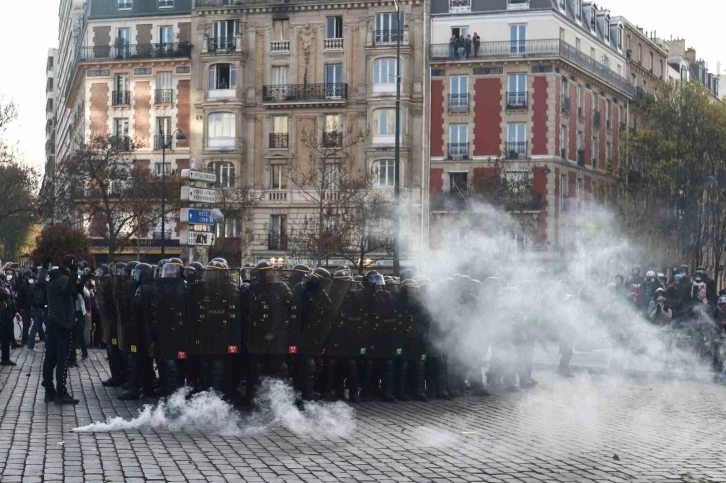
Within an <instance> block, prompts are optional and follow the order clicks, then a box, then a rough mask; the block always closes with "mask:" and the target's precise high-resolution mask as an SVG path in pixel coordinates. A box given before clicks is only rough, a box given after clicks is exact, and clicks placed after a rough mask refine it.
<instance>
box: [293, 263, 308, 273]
mask: <svg viewBox="0 0 726 483" xmlns="http://www.w3.org/2000/svg"><path fill="white" fill-rule="evenodd" d="M292 271H293V272H300V273H303V274H305V275H307V274H308V273H310V272H311V270H310V267H308V266H307V265H303V264H298V265H295V266H294V267H292Z"/></svg>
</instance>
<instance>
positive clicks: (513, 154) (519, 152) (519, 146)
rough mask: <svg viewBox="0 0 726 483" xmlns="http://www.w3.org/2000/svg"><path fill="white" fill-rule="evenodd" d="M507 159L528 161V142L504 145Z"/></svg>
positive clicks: (510, 142)
mask: <svg viewBox="0 0 726 483" xmlns="http://www.w3.org/2000/svg"><path fill="white" fill-rule="evenodd" d="M504 158H505V159H526V158H527V142H526V141H519V142H514V141H508V142H506V143H504Z"/></svg>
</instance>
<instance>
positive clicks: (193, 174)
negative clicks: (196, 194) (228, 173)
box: [181, 169, 217, 183]
mask: <svg viewBox="0 0 726 483" xmlns="http://www.w3.org/2000/svg"><path fill="white" fill-rule="evenodd" d="M181 177H182V179H188V180H190V181H204V182H206V183H216V182H217V173H209V172H207V171H196V170H194V169H182V172H181Z"/></svg>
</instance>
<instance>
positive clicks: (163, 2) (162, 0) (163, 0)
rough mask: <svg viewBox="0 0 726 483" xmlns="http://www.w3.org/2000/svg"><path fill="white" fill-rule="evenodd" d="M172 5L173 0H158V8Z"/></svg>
mask: <svg viewBox="0 0 726 483" xmlns="http://www.w3.org/2000/svg"><path fill="white" fill-rule="evenodd" d="M173 6H174V0H159V8H169V7H173Z"/></svg>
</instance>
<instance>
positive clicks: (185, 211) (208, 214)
mask: <svg viewBox="0 0 726 483" xmlns="http://www.w3.org/2000/svg"><path fill="white" fill-rule="evenodd" d="M179 221H181V222H182V223H189V224H190V225H214V217H213V216H212V211H211V210H197V209H195V208H182V209H181V212H180V213H179Z"/></svg>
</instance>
